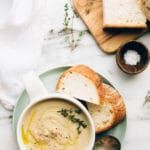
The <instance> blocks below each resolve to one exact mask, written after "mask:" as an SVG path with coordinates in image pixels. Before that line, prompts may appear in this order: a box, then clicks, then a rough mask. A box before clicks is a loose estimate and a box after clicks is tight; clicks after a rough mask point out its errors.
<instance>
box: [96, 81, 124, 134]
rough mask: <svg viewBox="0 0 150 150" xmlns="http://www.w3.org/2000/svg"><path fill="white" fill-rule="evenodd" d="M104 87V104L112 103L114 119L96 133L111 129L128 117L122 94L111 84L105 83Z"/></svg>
mask: <svg viewBox="0 0 150 150" xmlns="http://www.w3.org/2000/svg"><path fill="white" fill-rule="evenodd" d="M103 89H104V91H105V94H104V95H105V96H104V100H103V101H104V104H108V103H109V104H111V106H112V108H113V114H112V115H113V119H112V121H111V122H110V124H109V125H107V126H106V127H103V128H98V129H96V133H101V132H104V131H107V130H109V129H111V128H112V127H114V126H115V125H116V124H118V123H120V122H121V121H123V120H124V118H125V117H126V107H125V103H124V101H123V99H122V97H121V95H120V94H119V92H118V91H117V90H116V89H114V88H113V87H111V86H110V85H107V84H105V83H103Z"/></svg>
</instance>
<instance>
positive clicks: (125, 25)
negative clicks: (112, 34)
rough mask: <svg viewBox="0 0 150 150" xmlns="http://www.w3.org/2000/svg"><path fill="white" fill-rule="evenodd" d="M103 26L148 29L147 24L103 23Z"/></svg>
mask: <svg viewBox="0 0 150 150" xmlns="http://www.w3.org/2000/svg"><path fill="white" fill-rule="evenodd" d="M103 28H104V29H106V28H134V29H141V28H142V29H146V28H147V24H103Z"/></svg>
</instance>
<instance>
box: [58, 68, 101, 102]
mask: <svg viewBox="0 0 150 150" xmlns="http://www.w3.org/2000/svg"><path fill="white" fill-rule="evenodd" d="M101 87H102V81H101V78H100V76H98V75H97V73H96V72H95V71H93V70H92V69H91V68H89V67H88V66H85V65H77V66H74V67H71V68H70V69H68V70H67V71H66V72H64V73H63V74H62V76H61V77H60V78H59V80H58V83H57V85H56V91H57V92H60V93H64V94H68V95H70V96H72V97H74V98H77V99H80V100H83V101H86V102H91V103H94V104H100V102H101V95H102V91H103V90H102V89H101ZM100 89H101V90H100Z"/></svg>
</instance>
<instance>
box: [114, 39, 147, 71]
mask: <svg viewBox="0 0 150 150" xmlns="http://www.w3.org/2000/svg"><path fill="white" fill-rule="evenodd" d="M149 56H150V55H149V50H148V48H147V47H146V46H145V45H144V44H142V43H141V42H137V41H130V42H128V43H126V44H124V45H123V46H121V48H120V49H119V50H118V52H117V54H116V62H117V64H118V66H119V68H120V69H121V70H122V71H123V72H125V73H127V74H138V73H141V72H143V71H144V70H145V69H146V68H147V66H148V64H149V58H150V57H149Z"/></svg>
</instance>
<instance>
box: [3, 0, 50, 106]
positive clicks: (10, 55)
mask: <svg viewBox="0 0 150 150" xmlns="http://www.w3.org/2000/svg"><path fill="white" fill-rule="evenodd" d="M35 1H36V3H35ZM46 1H47V0H14V1H13V5H12V7H11V10H10V12H8V13H9V15H8V16H9V17H7V21H6V22H5V23H4V24H3V25H0V103H1V104H4V105H5V106H6V103H7V102H10V103H12V104H14V103H15V102H16V96H18V95H17V94H18V93H19V92H21V90H22V89H23V85H22V84H20V81H21V77H22V75H23V74H24V73H26V72H28V71H30V70H34V69H35V68H36V64H37V60H38V58H39V57H40V55H41V47H42V42H43V37H44V35H45V33H47V32H48V28H49V16H48V15H47V13H46V9H45V8H46V7H45V6H46Z"/></svg>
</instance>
